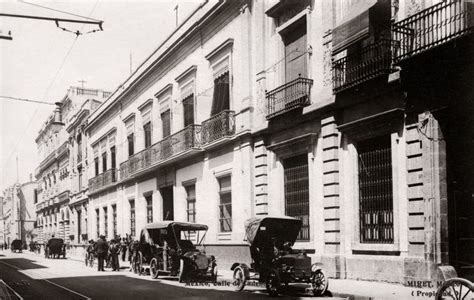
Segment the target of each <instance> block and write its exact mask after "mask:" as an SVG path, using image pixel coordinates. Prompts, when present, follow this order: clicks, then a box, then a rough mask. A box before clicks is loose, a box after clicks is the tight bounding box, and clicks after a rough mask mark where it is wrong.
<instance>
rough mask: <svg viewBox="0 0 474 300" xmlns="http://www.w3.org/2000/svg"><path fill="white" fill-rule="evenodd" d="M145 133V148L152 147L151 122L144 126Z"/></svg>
mask: <svg viewBox="0 0 474 300" xmlns="http://www.w3.org/2000/svg"><path fill="white" fill-rule="evenodd" d="M143 132H144V134H145V148H148V147H150V146H151V122H148V123H146V124H145V125H143Z"/></svg>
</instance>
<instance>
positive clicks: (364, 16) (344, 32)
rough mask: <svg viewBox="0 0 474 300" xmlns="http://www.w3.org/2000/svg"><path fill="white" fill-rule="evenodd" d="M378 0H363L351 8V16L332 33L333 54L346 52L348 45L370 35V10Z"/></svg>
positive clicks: (342, 21) (341, 22) (346, 17)
mask: <svg viewBox="0 0 474 300" xmlns="http://www.w3.org/2000/svg"><path fill="white" fill-rule="evenodd" d="M376 3H377V0H361V1H359V2H357V3H355V4H354V5H351V6H350V8H349V14H348V15H347V16H345V17H344V19H342V20H341V21H340V22H339V23H338V24H337V26H336V27H335V28H334V30H333V32H332V46H333V53H337V52H340V51H342V50H344V49H345V48H346V47H347V46H348V45H350V44H352V43H354V42H355V41H357V40H360V39H361V38H363V37H365V36H367V35H368V34H369V9H370V8H371V7H372V6H374V5H375V4H376Z"/></svg>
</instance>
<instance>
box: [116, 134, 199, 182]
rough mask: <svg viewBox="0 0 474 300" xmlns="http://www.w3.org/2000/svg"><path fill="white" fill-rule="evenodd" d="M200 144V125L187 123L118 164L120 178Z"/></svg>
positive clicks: (129, 175) (197, 146) (127, 176)
mask: <svg viewBox="0 0 474 300" xmlns="http://www.w3.org/2000/svg"><path fill="white" fill-rule="evenodd" d="M200 146H201V125H189V126H187V127H186V128H184V129H183V130H181V131H178V132H176V133H175V134H173V135H170V136H167V137H166V138H164V139H162V140H161V141H159V142H158V143H155V144H153V145H152V146H151V147H149V148H147V149H145V150H143V151H140V152H138V153H136V154H134V155H133V156H131V157H130V158H129V159H128V160H127V161H125V162H123V163H121V164H120V178H121V179H127V178H129V177H131V176H132V175H134V174H135V173H137V172H140V171H143V170H145V169H147V168H148V167H150V166H151V165H154V164H156V163H159V162H161V161H163V160H166V159H168V158H170V157H172V156H175V155H179V154H180V153H183V152H185V151H186V150H189V149H193V148H199V147H200Z"/></svg>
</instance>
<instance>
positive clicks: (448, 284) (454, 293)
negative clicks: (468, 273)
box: [436, 278, 474, 300]
mask: <svg viewBox="0 0 474 300" xmlns="http://www.w3.org/2000/svg"><path fill="white" fill-rule="evenodd" d="M473 294H474V285H473V284H472V282H470V281H469V280H467V279H464V278H451V279H448V280H446V281H445V282H444V283H443V285H441V287H440V288H439V289H438V291H437V292H436V300H442V299H454V300H461V299H471V298H469V297H467V298H466V296H467V295H471V297H472V296H473Z"/></svg>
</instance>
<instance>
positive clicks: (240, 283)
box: [233, 267, 247, 292]
mask: <svg viewBox="0 0 474 300" xmlns="http://www.w3.org/2000/svg"><path fill="white" fill-rule="evenodd" d="M233 279H234V287H235V290H236V291H239V292H240V291H241V290H243V289H244V287H245V283H246V282H247V278H245V273H244V270H242V268H241V267H237V268H235V270H234V276H233Z"/></svg>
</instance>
